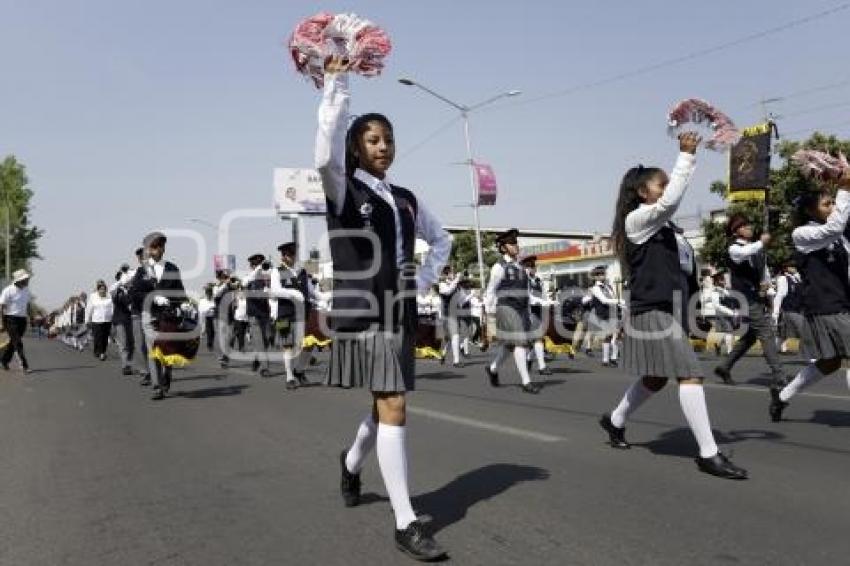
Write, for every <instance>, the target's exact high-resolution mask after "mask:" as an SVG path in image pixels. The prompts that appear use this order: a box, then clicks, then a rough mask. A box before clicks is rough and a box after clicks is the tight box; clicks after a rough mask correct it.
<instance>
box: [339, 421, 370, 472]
mask: <svg viewBox="0 0 850 566" xmlns="http://www.w3.org/2000/svg"><path fill="white" fill-rule="evenodd" d="M377 439H378V425H377V424H376V423H375V421H373V420H372V413H369V414H368V415H366V418H365V419H363V420H362V421H361V422H360V426H358V427H357V435H356V436H355V437H354V443H353V444H352V445H351V448H349V449H348V454H346V456H345V467H346V468H348V471H349V472H351V473H352V474H359V473H360V470H362V469H363V463H364V462H366V458H367V457H368V456H369V453H370V452H371V451H372V449H373V448H374V447H375V442H376V441H377Z"/></svg>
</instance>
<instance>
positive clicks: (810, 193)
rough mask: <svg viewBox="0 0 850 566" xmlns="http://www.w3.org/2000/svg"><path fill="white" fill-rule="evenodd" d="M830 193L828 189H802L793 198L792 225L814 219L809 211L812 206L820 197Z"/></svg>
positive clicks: (799, 224) (816, 203) (795, 225)
mask: <svg viewBox="0 0 850 566" xmlns="http://www.w3.org/2000/svg"><path fill="white" fill-rule="evenodd" d="M831 195H832V193H831V192H830V191H829V189H824V188H822V189H816V190H802V191H800V192H799V193H798V194H797V196H796V197H795V198H794V201H793V203H794V217H793V221H794V227H795V228H796V227H797V226H802V225H803V224H808V222H809V221H810V220H814V218H812V215H811V213H810V212H809V211H810V210H812V209H813V208H814V207H816V206H817V205H818V203H820V199H822V198H823V197H828V196H831Z"/></svg>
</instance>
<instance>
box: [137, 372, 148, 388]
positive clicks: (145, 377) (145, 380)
mask: <svg viewBox="0 0 850 566" xmlns="http://www.w3.org/2000/svg"><path fill="white" fill-rule="evenodd" d="M150 384H151V376H150V375H143V376H142V380H141V381H140V382H139V385H141V386H142V387H147V386H148V385H150Z"/></svg>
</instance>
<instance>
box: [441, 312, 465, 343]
mask: <svg viewBox="0 0 850 566" xmlns="http://www.w3.org/2000/svg"><path fill="white" fill-rule="evenodd" d="M443 332H445V335H446V338H449V337H451V336H452V335H453V334H457V335H459V336H460V337H461V338H463V337H464V336H466V335H467V334H468V333H469V321H468V320H467V319H466V318H464V317H459V316H458V317H455V316H447V317H444V318H443Z"/></svg>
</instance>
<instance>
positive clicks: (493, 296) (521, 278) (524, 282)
mask: <svg viewBox="0 0 850 566" xmlns="http://www.w3.org/2000/svg"><path fill="white" fill-rule="evenodd" d="M486 296H487V299H486V300H485V302H486V303H488V304H489V305H490V306H491V308H492V307H493V305H495V310H496V338H497V339H498V340H499V341H500V342H501V343H502V344H504V345H508V346H527V345H528V344H529V343H530V342H531V341H532V339H533V337H532V336H531V327H532V325H531V308H530V307H531V305H530V301H529V291H528V274H527V273H526V271H525V268H524V267H522V266H521V265H520V264H519V262H517V260H516V259H514V258H511V256H509V255H507V254H504V255H503V256H502V257H501V258H499V260H498V261H497V262H496V263H495V264H493V267H492V268H491V269H490V282H489V283H488V285H487V291H486Z"/></svg>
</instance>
